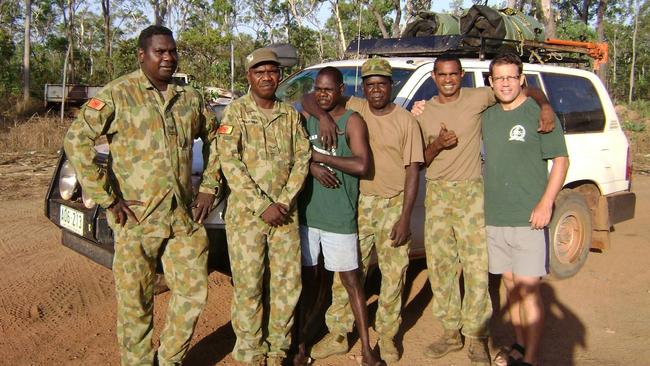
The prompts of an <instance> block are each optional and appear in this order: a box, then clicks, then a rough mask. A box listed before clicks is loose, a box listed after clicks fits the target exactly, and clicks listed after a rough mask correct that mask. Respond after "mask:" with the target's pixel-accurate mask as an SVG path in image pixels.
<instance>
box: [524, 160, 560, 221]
mask: <svg viewBox="0 0 650 366" xmlns="http://www.w3.org/2000/svg"><path fill="white" fill-rule="evenodd" d="M568 169H569V158H568V157H566V156H559V157H556V158H554V159H553V167H552V168H551V174H550V175H549V177H548V183H547V184H546V190H544V194H543V195H542V198H541V199H540V200H539V202H537V205H536V206H535V208H533V212H532V213H531V214H530V219H529V220H528V221H529V222H530V227H531V228H533V229H543V228H544V227H545V226H546V225H548V223H549V222H550V221H551V215H552V213H553V202H555V197H557V194H558V193H559V192H560V190H561V189H562V185H563V184H564V179H565V178H566V173H567V170H568Z"/></svg>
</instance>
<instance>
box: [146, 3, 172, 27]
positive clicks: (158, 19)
mask: <svg viewBox="0 0 650 366" xmlns="http://www.w3.org/2000/svg"><path fill="white" fill-rule="evenodd" d="M150 1H151V6H153V13H154V17H155V19H154V24H155V25H164V24H165V18H166V17H167V9H168V0H150Z"/></svg>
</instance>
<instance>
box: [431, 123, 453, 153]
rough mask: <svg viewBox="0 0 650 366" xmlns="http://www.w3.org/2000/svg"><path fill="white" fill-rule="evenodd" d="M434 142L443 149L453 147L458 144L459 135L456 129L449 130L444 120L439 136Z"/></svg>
mask: <svg viewBox="0 0 650 366" xmlns="http://www.w3.org/2000/svg"><path fill="white" fill-rule="evenodd" d="M434 143H435V144H437V145H438V146H439V147H440V148H441V150H442V149H451V148H454V147H455V146H456V145H457V144H458V137H457V136H456V133H455V132H454V130H451V131H450V130H448V129H447V126H446V125H445V124H444V122H443V123H441V124H440V133H439V134H438V137H437V138H436V140H435V141H434Z"/></svg>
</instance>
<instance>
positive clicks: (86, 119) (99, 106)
mask: <svg viewBox="0 0 650 366" xmlns="http://www.w3.org/2000/svg"><path fill="white" fill-rule="evenodd" d="M114 117H115V104H114V101H113V97H112V90H111V88H108V87H106V88H104V89H102V90H101V91H100V92H99V93H97V95H96V96H95V97H94V98H92V99H91V100H89V101H88V102H87V103H86V104H85V105H84V106H83V107H82V108H81V111H80V112H79V115H78V116H77V118H76V119H75V120H74V121H73V122H72V124H71V125H70V128H68V132H67V133H66V135H65V138H64V141H63V146H64V150H65V154H66V156H67V158H68V160H69V161H70V163H71V164H72V166H73V167H74V170H75V172H76V173H77V177H78V179H79V182H80V184H81V186H82V187H83V189H84V192H85V193H86V194H88V195H89V196H90V197H91V198H92V199H93V200H94V201H95V202H97V203H98V204H99V205H101V206H102V207H105V208H106V207H108V206H110V205H111V203H113V201H115V198H116V197H115V195H114V194H113V193H111V192H110V190H109V184H108V177H107V176H106V174H105V171H103V170H100V169H98V167H97V165H96V164H95V163H94V162H93V160H94V158H95V150H94V146H95V140H97V138H99V137H100V136H101V135H112V134H115V133H117V127H116V126H115V124H114V123H113V120H114Z"/></svg>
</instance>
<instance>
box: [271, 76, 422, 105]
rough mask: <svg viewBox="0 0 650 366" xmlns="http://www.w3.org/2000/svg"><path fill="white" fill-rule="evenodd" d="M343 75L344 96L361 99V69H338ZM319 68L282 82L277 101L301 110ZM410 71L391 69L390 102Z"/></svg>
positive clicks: (311, 89)
mask: <svg viewBox="0 0 650 366" xmlns="http://www.w3.org/2000/svg"><path fill="white" fill-rule="evenodd" d="M338 69H339V70H341V73H342V74H343V83H344V84H345V90H344V91H343V94H344V95H347V96H353V95H354V96H357V97H363V89H362V87H361V68H360V67H353V66H350V67H339V68H338ZM319 70H320V68H316V69H307V70H303V71H300V72H298V73H296V74H294V75H292V76H290V77H288V78H287V79H286V80H284V81H283V82H282V83H281V84H280V86H279V87H278V90H277V91H276V93H275V95H276V96H277V97H278V99H280V100H282V101H284V102H286V103H290V104H293V105H294V106H296V108H297V109H298V110H301V109H302V108H301V106H300V99H301V98H302V96H303V94H305V93H310V92H312V91H313V90H314V80H315V79H316V75H317V74H318V71H319ZM412 73H413V70H412V69H402V68H393V92H392V95H391V100H394V99H395V96H397V94H398V93H399V91H400V90H401V89H402V87H403V86H404V83H406V81H407V80H408V79H409V77H411V74H412Z"/></svg>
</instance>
